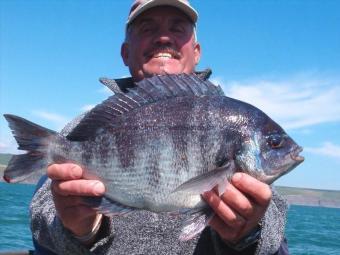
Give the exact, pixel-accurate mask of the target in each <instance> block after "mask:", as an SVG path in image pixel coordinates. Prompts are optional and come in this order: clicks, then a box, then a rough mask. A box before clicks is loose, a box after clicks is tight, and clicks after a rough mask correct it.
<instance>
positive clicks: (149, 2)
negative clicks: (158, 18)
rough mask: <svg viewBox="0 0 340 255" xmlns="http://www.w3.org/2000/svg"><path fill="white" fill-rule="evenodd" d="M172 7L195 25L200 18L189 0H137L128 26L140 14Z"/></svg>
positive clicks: (131, 10) (127, 23) (131, 11)
mask: <svg viewBox="0 0 340 255" xmlns="http://www.w3.org/2000/svg"><path fill="white" fill-rule="evenodd" d="M163 5H167V6H172V7H175V8H177V9H179V10H181V11H182V12H184V13H185V14H186V15H187V16H188V17H189V18H190V19H191V21H192V22H193V23H196V21H197V18H198V13H197V11H196V10H195V9H194V8H193V7H192V6H191V5H190V3H189V1H187V0H136V1H134V3H133V4H132V6H131V9H130V13H129V17H128V19H127V22H126V26H129V25H130V24H131V22H132V21H134V20H135V18H137V17H138V16H139V15H140V14H142V13H143V12H145V11H146V10H149V9H151V8H153V7H156V6H163Z"/></svg>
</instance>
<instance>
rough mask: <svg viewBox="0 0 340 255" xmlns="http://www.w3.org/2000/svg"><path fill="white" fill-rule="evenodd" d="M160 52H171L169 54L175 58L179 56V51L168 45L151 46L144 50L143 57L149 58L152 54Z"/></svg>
mask: <svg viewBox="0 0 340 255" xmlns="http://www.w3.org/2000/svg"><path fill="white" fill-rule="evenodd" d="M160 52H162V53H169V54H171V56H173V57H174V58H176V59H179V58H181V53H180V52H179V51H178V50H176V49H175V48H173V47H170V46H156V47H152V48H150V49H148V50H147V51H145V53H144V57H147V58H151V57H152V56H154V55H156V54H158V53H160Z"/></svg>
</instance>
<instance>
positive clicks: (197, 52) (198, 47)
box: [194, 42, 201, 65]
mask: <svg viewBox="0 0 340 255" xmlns="http://www.w3.org/2000/svg"><path fill="white" fill-rule="evenodd" d="M194 47H195V49H194V52H195V64H196V65H197V64H198V62H199V61H200V58H201V45H200V44H199V43H198V42H197V43H196V44H195V46H194Z"/></svg>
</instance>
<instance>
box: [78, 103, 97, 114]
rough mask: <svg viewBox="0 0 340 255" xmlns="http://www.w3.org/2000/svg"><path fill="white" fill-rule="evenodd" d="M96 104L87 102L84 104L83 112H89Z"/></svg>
mask: <svg viewBox="0 0 340 255" xmlns="http://www.w3.org/2000/svg"><path fill="white" fill-rule="evenodd" d="M95 106H96V105H94V104H87V105H84V106H83V107H81V111H82V112H87V111H89V110H91V109H92V108H93V107H95Z"/></svg>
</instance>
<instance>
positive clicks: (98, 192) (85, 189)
mask: <svg viewBox="0 0 340 255" xmlns="http://www.w3.org/2000/svg"><path fill="white" fill-rule="evenodd" d="M51 189H52V192H53V193H57V194H59V195H62V196H102V195H104V193H105V186H104V184H103V183H102V182H100V181H97V180H84V179H80V180H71V181H52V184H51Z"/></svg>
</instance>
